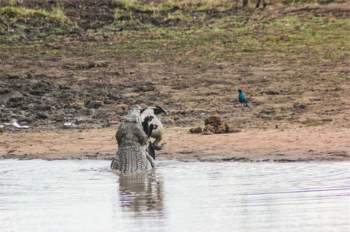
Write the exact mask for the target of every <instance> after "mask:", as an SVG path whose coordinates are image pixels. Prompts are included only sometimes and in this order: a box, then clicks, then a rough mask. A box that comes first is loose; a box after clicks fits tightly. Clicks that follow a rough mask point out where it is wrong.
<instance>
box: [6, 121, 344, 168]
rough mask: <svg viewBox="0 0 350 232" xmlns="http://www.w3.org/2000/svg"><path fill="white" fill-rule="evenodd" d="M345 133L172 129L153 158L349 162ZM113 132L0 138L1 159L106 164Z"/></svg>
mask: <svg viewBox="0 0 350 232" xmlns="http://www.w3.org/2000/svg"><path fill="white" fill-rule="evenodd" d="M349 132H350V129H343V128H333V129H332V130H330V129H329V128H325V127H315V128H291V129H286V130H277V129H269V130H261V129H260V130H258V129H256V130H255V129H250V130H245V131H242V132H239V133H233V134H220V135H218V134H216V135H198V134H190V133H188V128H171V129H169V130H168V132H167V134H166V136H165V142H166V143H167V144H166V145H165V147H164V149H163V150H162V151H161V152H160V153H159V154H158V157H157V158H158V159H160V160H166V159H176V160H182V161H198V160H199V161H278V162H293V161H343V160H350V145H349V144H350V133H349ZM114 135H115V129H113V128H105V129H89V130H58V131H55V132H27V133H25V132H23V133H3V134H1V135H0V145H1V146H0V157H1V158H3V159H5V158H19V159H47V160H55V159H111V158H112V157H113V156H114V153H115V151H116V149H117V145H116V141H115V137H114Z"/></svg>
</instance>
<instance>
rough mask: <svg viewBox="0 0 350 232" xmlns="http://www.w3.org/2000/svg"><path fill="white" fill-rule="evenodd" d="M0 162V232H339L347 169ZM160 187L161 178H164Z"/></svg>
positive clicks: (348, 204) (346, 214)
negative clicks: (142, 169) (139, 171)
mask: <svg viewBox="0 0 350 232" xmlns="http://www.w3.org/2000/svg"><path fill="white" fill-rule="evenodd" d="M108 167H109V161H96V160H86V161H72V160H65V161H50V162H48V161H40V160H30V161H17V160H0V232H3V231H4V232H7V231H14V232H17V231H19V232H21V231H23V232H47V231H64V232H76V231H84V232H96V231H103V232H117V231H118V232H134V231H135V232H139V231H143V232H179V231H201V232H211V231H220V232H231V231H239V232H241V231H242V232H274V231H283V232H300V231H307V232H329V231H336V232H348V231H349V228H350V172H349V170H350V163H348V162H338V163H326V162H325V163H316V162H315V163H312V162H311V163H268V162H267V163H239V162H237V163H198V162H194V163H191V162H189V163H180V162H172V161H167V162H159V163H158V164H157V170H156V171H157V173H149V174H147V175H138V176H117V175H115V174H114V173H113V172H112V171H111V170H110V169H109V168H108ZM163 180H164V181H163Z"/></svg>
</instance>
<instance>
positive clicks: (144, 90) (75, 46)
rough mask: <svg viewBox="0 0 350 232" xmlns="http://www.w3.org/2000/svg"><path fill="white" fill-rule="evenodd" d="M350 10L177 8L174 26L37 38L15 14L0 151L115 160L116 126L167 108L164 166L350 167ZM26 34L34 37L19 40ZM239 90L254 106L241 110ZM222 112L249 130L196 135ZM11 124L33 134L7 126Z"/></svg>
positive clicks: (1, 60)
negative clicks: (333, 163) (137, 108)
mask: <svg viewBox="0 0 350 232" xmlns="http://www.w3.org/2000/svg"><path fill="white" fill-rule="evenodd" d="M94 2H95V1H94ZM335 6H336V7H335ZM340 6H341V7H340ZM94 7H96V8H99V6H94ZM108 9H109V8H108ZM349 9H350V8H349V4H348V3H346V4H345V3H344V4H343V5H333V6H332V7H330V6H322V7H321V6H318V7H314V8H312V7H311V8H310V7H299V8H295V7H290V6H276V7H274V6H269V7H268V8H267V9H265V10H247V11H239V12H237V11H236V10H230V11H225V12H219V13H216V14H212V13H210V12H204V13H203V12H191V13H190V14H187V13H186V12H185V13H186V14H185V13H184V12H182V13H181V12H180V13H181V14H183V15H180V16H182V18H180V19H179V20H180V23H178V24H176V25H175V26H171V25H162V24H160V25H157V24H154V25H149V24H147V25H146V26H145V27H139V28H136V29H130V25H131V23H135V22H127V23H129V24H125V25H129V27H126V26H125V25H124V24H123V25H122V26H125V28H124V27H121V24H116V25H114V24H113V23H115V22H114V21H113V22H110V24H108V27H107V26H104V27H102V26H96V28H97V29H96V28H92V27H91V28H92V29H91V28H89V30H86V32H84V33H83V32H79V33H81V34H79V33H78V34H77V33H75V34H74V35H68V34H62V35H60V34H53V35H52V34H49V35H46V34H44V35H43V33H45V31H44V29H45V28H46V27H42V28H39V29H38V31H39V32H40V33H41V34H38V33H37V32H36V30H33V28H37V27H38V26H37V24H33V28H32V27H29V28H27V29H26V30H22V29H21V28H22V27H19V26H18V22H17V21H15V20H14V19H13V18H12V14H9V16H8V17H9V18H6V20H8V21H6V20H5V21H4V22H8V23H12V24H8V25H7V27H4V28H5V29H4V32H2V33H0V37H1V39H2V41H7V42H4V43H3V44H0V69H1V70H0V156H1V157H2V158H43V159H63V158H97V159H110V158H111V157H112V156H113V154H114V153H115V150H116V145H115V140H114V133H115V128H116V126H117V125H118V123H119V122H120V120H121V118H122V117H123V115H125V113H126V111H127V109H128V107H129V106H130V105H133V104H140V105H142V106H146V105H161V106H162V107H163V108H165V109H166V110H168V111H169V115H168V116H164V117H162V121H163V122H164V124H165V126H166V127H167V128H169V129H168V131H167V135H166V138H165V140H166V142H167V146H166V147H165V148H164V150H163V151H161V152H160V153H159V156H158V157H159V159H167V158H169V159H182V160H193V159H194V160H279V161H297V160H348V159H349V146H348V145H347V144H350V143H349V141H350V139H349V138H350V134H349V130H350V121H349V111H350V95H349V94H348V93H349V91H350V43H349V41H350V34H349V30H350V20H349V17H348V16H349V14H350V11H349ZM73 10H74V9H73ZM92 12H94V11H92ZM116 12H117V11H116ZM114 13H115V12H110V14H111V15H112V16H113V15H114ZM168 13H169V12H168ZM180 13H178V14H180ZM145 14H147V12H144V13H142V15H141V16H142V17H146V16H145ZM169 14H171V12H170V13H169ZM198 15H200V16H201V17H197V16H198ZM68 16H69V14H68ZM112 16H111V17H112ZM141 16H140V17H141ZM155 16H157V15H155ZM155 16H154V14H153V13H152V14H151V15H149V17H155ZM173 16H174V15H173ZM87 17H90V16H87ZM142 17H141V18H142ZM157 17H158V16H157ZM159 17H163V16H162V15H161V16H159ZM174 17H175V16H174ZM102 18H103V17H102ZM109 18H110V17H109ZM109 18H108V20H107V21H108V22H109V21H110V20H109ZM112 18H113V17H112ZM187 18H191V20H194V21H191V20H190V21H189V23H187V24H186V23H183V22H184V21H186V20H187ZM198 18H200V20H201V21H195V20H197V19H198ZM39 19H40V20H43V18H42V17H40V18H39ZM97 19H98V17H90V18H89V20H91V21H92V22H96V20H97ZM136 19H137V18H136ZM152 19H153V18H152ZM113 20H116V19H113ZM181 20H182V21H181ZM22 21H23V20H22ZM22 21H21V22H22ZM141 21H142V20H141ZM24 22H25V23H26V22H28V20H27V19H25V20H24ZM40 22H41V21H40ZM117 22H118V23H120V21H117ZM22 23H23V22H22ZM138 23H140V21H138ZM27 24H28V23H27ZM27 24H25V26H28V25H27ZM11 25H12V26H13V28H10V26H11ZM40 25H41V24H39V26H40ZM44 25H46V24H45V23H44ZM104 25H105V24H104ZM111 27H113V28H114V31H110V30H107V29H108V28H111ZM10 29H11V30H10ZM116 29H118V30H116ZM79 30H83V27H81V28H80V29H79ZM91 30H94V31H91ZM17 31H19V32H21V33H22V32H23V33H24V34H25V36H27V37H25V36H24V37H23V38H27V39H19V40H12V39H13V38H15V37H14V36H17V34H16V33H17ZM26 33H27V34H26ZM33 33H34V34H35V36H34V37H30V36H32V34H33ZM50 33H51V32H50ZM66 33H68V32H66ZM52 37H54V38H52ZM21 38H22V37H21ZM35 38H39V39H35ZM9 41H10V42H9ZM239 88H242V89H243V90H245V92H246V93H247V95H248V98H249V100H250V101H251V103H252V107H251V108H242V107H241V106H240V105H239V104H238V102H237V90H238V89H239ZM213 114H217V115H220V116H221V117H222V118H223V120H225V122H227V123H228V124H229V125H230V127H231V128H233V129H234V130H235V131H241V132H239V133H233V134H225V135H208V136H205V135H198V134H190V133H188V129H189V127H196V126H200V125H202V124H203V121H204V120H205V119H206V118H207V117H209V116H211V115H213ZM13 118H15V119H17V120H18V121H19V122H20V123H21V124H26V125H28V126H30V129H29V130H28V131H27V132H23V130H20V131H18V130H16V129H14V128H12V127H6V126H5V127H3V125H5V124H6V123H8V122H9V121H10V120H11V119H13ZM67 123H68V124H73V125H74V128H70V129H64V128H65V127H67V126H65V124H67ZM2 127H3V128H2Z"/></svg>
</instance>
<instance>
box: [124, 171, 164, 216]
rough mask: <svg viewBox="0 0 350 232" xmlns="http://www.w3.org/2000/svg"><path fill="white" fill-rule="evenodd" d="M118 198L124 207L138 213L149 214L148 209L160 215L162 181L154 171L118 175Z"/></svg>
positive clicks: (161, 208)
mask: <svg viewBox="0 0 350 232" xmlns="http://www.w3.org/2000/svg"><path fill="white" fill-rule="evenodd" d="M119 200H120V204H121V206H122V207H123V208H124V209H127V210H130V211H133V212H135V213H137V214H138V215H149V212H150V211H153V212H155V213H158V215H162V212H163V183H162V181H161V179H160V178H159V175H158V176H156V174H155V172H149V173H146V174H137V175H120V176H119ZM143 212H145V214H143Z"/></svg>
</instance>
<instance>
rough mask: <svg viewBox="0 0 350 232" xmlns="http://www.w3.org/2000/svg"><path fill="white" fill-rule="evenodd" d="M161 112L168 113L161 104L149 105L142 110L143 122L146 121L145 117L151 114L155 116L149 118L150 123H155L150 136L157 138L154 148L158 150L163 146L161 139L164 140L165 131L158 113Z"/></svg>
mask: <svg viewBox="0 0 350 232" xmlns="http://www.w3.org/2000/svg"><path fill="white" fill-rule="evenodd" d="M160 114H165V115H167V114H168V112H167V111H166V110H164V109H163V108H162V107H160V106H148V107H146V108H143V109H142V110H141V122H144V121H145V119H146V118H147V117H149V116H152V117H153V118H152V119H151V120H147V121H148V124H149V125H153V126H152V127H153V128H152V131H151V133H150V137H152V138H154V139H155V140H154V142H153V146H154V149H156V150H160V149H161V147H162V146H161V145H160V141H161V140H162V137H163V133H164V127H163V124H162V122H161V121H160V119H159V117H158V115H160ZM148 119H149V118H148ZM145 126H146V125H145Z"/></svg>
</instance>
